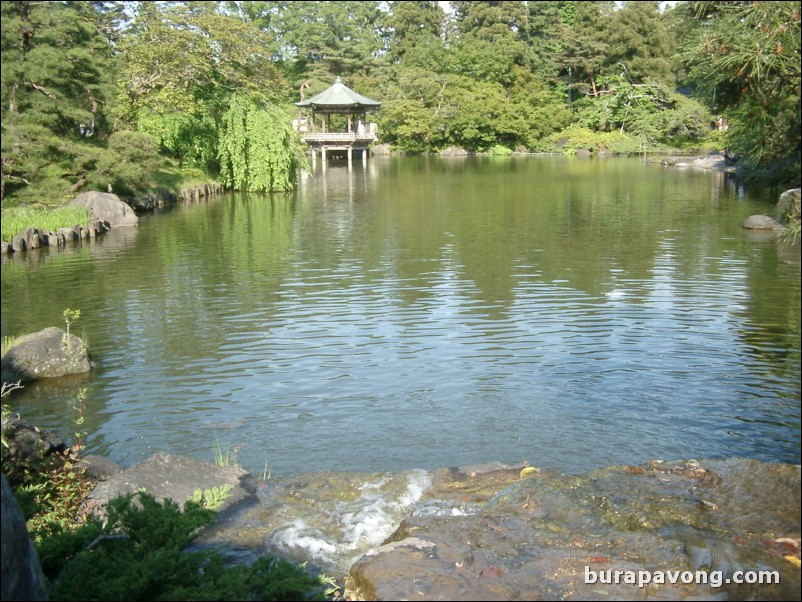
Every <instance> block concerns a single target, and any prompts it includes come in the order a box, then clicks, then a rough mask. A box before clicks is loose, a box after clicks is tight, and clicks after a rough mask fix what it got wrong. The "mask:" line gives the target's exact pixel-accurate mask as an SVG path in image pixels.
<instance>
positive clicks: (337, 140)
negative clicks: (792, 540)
mask: <svg viewBox="0 0 802 602" xmlns="http://www.w3.org/2000/svg"><path fill="white" fill-rule="evenodd" d="M381 104H382V103H380V102H379V101H377V100H372V99H370V98H367V97H366V96H362V95H361V94H358V93H356V92H354V91H353V90H352V89H351V88H349V87H348V86H346V85H345V84H344V83H343V82H342V80H341V79H340V78H339V77H338V78H337V79H336V81H335V82H334V84H333V85H332V86H331V87H330V88H329V89H328V90H324V91H323V92H321V93H320V94H317V95H316V96H313V97H312V98H308V99H306V100H301V101H300V102H296V103H295V106H296V107H298V108H300V109H311V110H312V117H311V121H310V120H309V119H308V118H303V117H302V118H299V119H297V120H296V121H295V127H296V129H297V130H298V131H299V132H301V133H302V134H303V139H304V142H306V143H307V144H309V146H311V147H312V163H314V162H315V156H316V154H315V153H316V151H317V150H318V149H319V150H320V155H321V158H322V159H323V161H326V154H327V153H328V152H329V151H338V150H339V151H342V150H344V151H346V152H347V154H348V162H349V164H350V163H351V161H352V160H353V151H354V150H358V151H359V150H361V151H362V159H363V160H366V158H367V151H368V146H370V144H371V143H372V142H374V141H375V140H376V124H375V123H370V122H368V121H367V114H368V113H370V112H372V111H376V110H378V109H379V108H380V107H381ZM332 115H345V117H346V126H345V128H344V130H345V131H337V132H334V131H332V125H331V116H332ZM318 117H320V119H319V123H318V120H317V118H318Z"/></svg>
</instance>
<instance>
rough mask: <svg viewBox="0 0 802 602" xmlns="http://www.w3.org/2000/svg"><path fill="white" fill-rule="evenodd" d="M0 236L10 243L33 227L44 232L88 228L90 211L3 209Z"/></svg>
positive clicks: (81, 209)
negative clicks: (76, 227)
mask: <svg viewBox="0 0 802 602" xmlns="http://www.w3.org/2000/svg"><path fill="white" fill-rule="evenodd" d="M0 218H1V219H0V222H2V224H1V225H0V236H2V239H3V240H5V241H10V240H11V239H12V238H14V237H15V236H16V235H17V234H20V233H21V232H24V231H25V230H27V229H28V228H30V227H31V226H33V227H36V228H40V229H42V230H52V231H54V232H55V231H57V230H58V229H59V228H71V227H72V226H75V225H76V224H77V225H80V226H86V225H87V224H88V223H89V211H87V210H86V209H84V208H83V207H59V208H58V209H33V208H31V207H10V208H8V209H3V211H2V215H1V216H0Z"/></svg>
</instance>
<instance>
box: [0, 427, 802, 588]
mask: <svg viewBox="0 0 802 602" xmlns="http://www.w3.org/2000/svg"><path fill="white" fill-rule="evenodd" d="M3 428H4V430H5V431H6V433H7V440H8V442H9V452H10V453H12V454H21V453H26V454H29V455H30V457H31V458H41V457H44V456H45V455H47V454H50V453H59V450H62V451H63V450H64V449H65V448H66V446H65V444H64V443H62V442H61V441H60V440H59V439H58V438H57V437H56V436H54V435H53V434H52V433H49V432H47V431H45V430H43V429H39V428H37V427H35V426H34V425H31V424H29V423H27V422H25V421H24V420H22V419H21V418H20V417H19V416H13V417H12V418H11V419H10V421H9V420H8V419H7V420H6V421H5V422H4V425H3ZM81 463H82V465H83V466H85V467H86V469H87V475H88V476H89V477H91V479H92V481H93V482H95V485H94V487H93V489H92V491H91V493H90V494H89V496H88V498H87V500H86V503H85V509H86V510H89V511H92V512H97V513H101V514H102V512H103V508H104V506H105V505H106V504H107V503H108V501H109V500H111V499H113V498H115V497H117V496H119V495H126V494H135V493H136V492H137V491H140V490H143V489H144V490H147V491H148V492H149V493H151V494H152V495H153V496H154V497H155V498H156V499H158V500H164V499H166V498H170V499H172V500H173V501H175V502H177V503H178V504H179V505H183V503H184V502H185V501H186V500H187V499H189V498H190V497H191V496H192V495H193V492H195V491H197V490H199V489H201V490H210V489H215V488H222V487H226V488H228V489H230V491H231V493H230V494H229V496H228V498H227V499H226V501H225V504H224V506H223V507H222V509H221V512H220V513H219V514H218V517H217V520H216V522H215V523H214V524H213V525H212V526H211V527H209V528H207V529H206V530H205V531H204V532H203V533H202V534H201V535H200V536H199V538H198V539H197V540H196V543H195V544H193V546H192V548H193V549H202V548H214V549H216V550H217V551H219V552H221V553H222V554H223V555H224V556H225V557H226V558H228V559H229V560H230V561H231V562H250V561H252V560H255V559H256V558H259V557H260V556H262V555H265V554H280V555H283V556H285V557H288V558H290V559H291V560H293V561H295V562H299V563H307V564H308V566H309V567H310V569H312V570H317V571H323V572H325V573H326V574H328V575H330V576H333V577H334V578H335V579H336V580H337V582H338V583H340V584H342V592H343V594H342V595H343V597H344V598H345V599H350V600H414V599H441V600H556V599H567V600H571V599H576V600H600V599H603V600H607V599H621V600H635V599H644V598H652V597H656V598H660V599H667V600H697V599H740V600H744V599H751V600H798V599H799V597H800V593H801V592H802V589H800V570H799V567H800V532H801V531H802V527H801V526H800V515H799V508H800V504H801V503H802V500H801V499H800V492H801V488H800V476H801V474H800V466H799V465H789V464H779V463H767V462H760V461H756V460H749V459H729V460H695V459H686V460H678V461H661V460H652V461H648V462H645V463H644V464H640V465H633V466H611V467H608V468H603V469H599V470H593V471H590V472H588V473H586V474H582V475H565V474H560V473H557V472H554V471H545V470H543V471H541V470H540V469H539V468H537V467H534V466H527V465H519V466H506V465H503V464H501V463H499V462H490V463H487V464H483V465H474V466H465V467H459V468H443V469H438V470H428V471H425V470H414V471H406V472H402V473H380V474H361V473H332V472H327V473H310V474H301V475H292V476H288V477H285V478H278V479H268V480H266V481H265V480H260V479H257V478H255V477H254V476H253V475H251V474H249V473H248V472H246V471H244V470H242V469H240V468H238V467H221V466H217V465H215V464H211V463H209V462H204V461H201V460H196V459H194V458H189V457H185V456H180V455H173V454H161V453H160V454H155V455H154V456H152V457H150V458H148V459H147V460H145V461H144V462H142V463H140V464H137V465H134V466H132V467H130V468H128V469H123V468H122V467H120V466H118V465H116V464H114V463H112V462H109V461H108V460H106V459H104V458H99V457H97V456H88V457H86V458H83V459H82V461H81ZM5 506H6V504H5V502H4V507H5ZM23 524H24V523H23ZM5 537H6V534H5V532H4V539H5ZM34 572H35V571H34ZM616 574H618V575H619V577H618V580H617V581H616V580H615V579H614V578H613V576H614V575H616ZM656 575H660V577H655V576H656ZM671 575H673V576H675V578H674V579H673V581H672V580H669V579H668V577H667V576H671ZM743 575H748V578H749V579H752V578H753V576H754V578H755V579H758V578H760V579H763V580H764V581H765V580H767V579H770V580H771V583H766V582H763V583H757V582H752V583H742V582H739V581H741V579H740V577H741V576H743ZM646 579H648V580H649V582H648V583H646V582H644V580H646ZM661 579H663V580H664V582H660V580H661Z"/></svg>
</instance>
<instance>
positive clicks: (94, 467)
mask: <svg viewBox="0 0 802 602" xmlns="http://www.w3.org/2000/svg"><path fill="white" fill-rule="evenodd" d="M77 465H78V467H81V468H84V469H85V470H84V475H85V476H86V477H87V478H88V479H89V480H90V481H94V482H98V481H105V480H106V479H108V478H109V477H112V476H114V475H116V474H119V473H121V472H122V471H123V467H122V466H120V465H119V464H117V463H116V462H112V461H111V460H109V459H108V458H104V457H103V456H96V455H93V454H90V455H88V456H84V457H82V458H81V459H80V460H79V461H78V463H77Z"/></svg>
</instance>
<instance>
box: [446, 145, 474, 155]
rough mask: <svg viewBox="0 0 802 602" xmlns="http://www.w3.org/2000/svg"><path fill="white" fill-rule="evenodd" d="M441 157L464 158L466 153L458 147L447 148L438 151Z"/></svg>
mask: <svg viewBox="0 0 802 602" xmlns="http://www.w3.org/2000/svg"><path fill="white" fill-rule="evenodd" d="M440 156H441V157H466V156H468V151H467V150H465V149H464V148H461V147H459V146H449V147H448V148H444V149H443V150H441V151H440Z"/></svg>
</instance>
